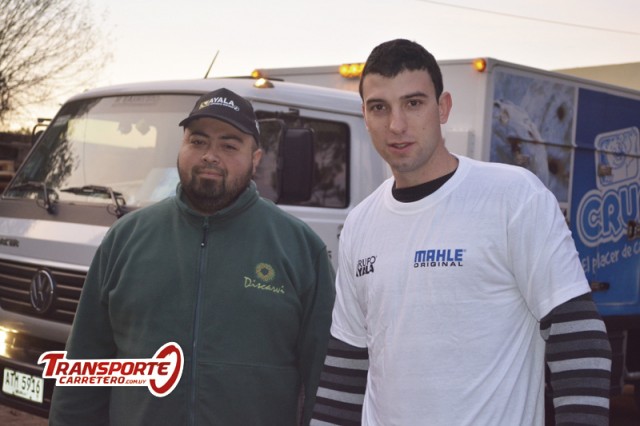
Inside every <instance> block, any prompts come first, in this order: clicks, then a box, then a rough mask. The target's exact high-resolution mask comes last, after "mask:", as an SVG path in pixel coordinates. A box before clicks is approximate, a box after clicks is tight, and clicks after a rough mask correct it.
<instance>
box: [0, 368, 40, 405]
mask: <svg viewBox="0 0 640 426" xmlns="http://www.w3.org/2000/svg"><path fill="white" fill-rule="evenodd" d="M2 392H4V393H6V394H7V395H13V396H17V397H18V398H23V399H26V400H29V401H34V402H37V403H40V404H42V400H43V395H44V380H43V379H42V377H38V376H32V375H31V374H25V373H21V372H19V371H15V370H12V369H10V368H5V369H4V377H3V379H2Z"/></svg>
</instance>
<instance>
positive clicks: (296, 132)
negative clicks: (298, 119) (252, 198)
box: [277, 128, 314, 204]
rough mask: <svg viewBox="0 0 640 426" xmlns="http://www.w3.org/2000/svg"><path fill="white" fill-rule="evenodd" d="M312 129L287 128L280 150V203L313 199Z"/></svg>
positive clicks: (293, 202) (294, 202)
mask: <svg viewBox="0 0 640 426" xmlns="http://www.w3.org/2000/svg"><path fill="white" fill-rule="evenodd" d="M313 139H314V135H313V130H312V129H292V128H286V129H285V132H284V138H283V139H282V140H281V141H280V146H279V149H278V200H277V202H278V203H285V204H296V203H300V202H304V201H308V200H309V199H310V198H311V188H312V186H313V169H314V150H313Z"/></svg>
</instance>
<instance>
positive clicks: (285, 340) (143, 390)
mask: <svg viewBox="0 0 640 426" xmlns="http://www.w3.org/2000/svg"><path fill="white" fill-rule="evenodd" d="M180 125H181V126H184V137H183V141H182V146H181V148H180V152H179V155H178V171H179V175H180V184H179V185H178V188H177V192H176V196H175V197H171V198H168V199H166V200H163V201H161V202H159V203H156V204H154V205H152V206H149V207H146V208H144V209H140V210H138V211H135V212H132V213H129V214H128V215H126V216H124V217H123V218H121V219H120V220H119V221H118V222H117V223H116V224H115V225H114V226H113V227H112V228H111V229H110V230H109V232H108V234H107V235H106V237H105V239H104V241H103V242H102V244H101V245H100V247H99V249H98V251H97V253H96V255H95V257H94V260H93V263H92V265H91V268H90V270H89V273H88V275H87V280H86V282H85V285H84V288H83V293H82V297H81V300H80V305H79V307H78V312H77V314H76V318H75V321H74V325H73V328H72V332H71V335H70V337H69V341H68V342H67V351H68V353H67V357H68V359H104V360H110V359H116V358H118V359H122V358H125V359H146V360H148V359H150V358H152V357H153V356H154V354H155V353H156V351H158V349H159V348H160V347H161V346H162V345H164V344H166V343H167V342H176V343H177V344H178V345H179V346H180V347H181V348H182V351H183V353H184V367H183V370H182V374H181V377H180V378H179V382H178V383H177V385H176V387H175V389H173V390H172V391H171V392H170V393H169V394H168V395H166V396H163V397H157V396H154V395H153V394H152V393H151V392H150V388H147V387H146V386H137V387H131V386H108V387H105V386H102V387H97V386H96V387H67V386H65V387H57V388H56V389H55V392H54V399H53V402H52V408H51V414H50V424H51V425H53V426H56V425H107V424H111V425H143V424H144V425H147V424H149V425H152V424H153V425H156V424H157V425H160V424H162V425H268V426H272V425H294V424H299V423H300V422H301V421H302V422H303V423H304V424H306V423H308V421H309V418H310V416H311V407H312V405H313V398H314V396H315V392H316V387H317V382H318V379H319V374H320V369H321V367H322V363H323V360H324V356H325V351H326V345H327V339H328V333H329V325H330V321H331V309H332V306H333V300H334V289H333V279H334V274H333V270H332V268H331V264H330V261H329V259H328V256H327V252H326V248H325V245H324V243H323V242H322V241H321V240H320V238H319V237H318V236H317V235H316V234H315V233H314V232H313V231H312V230H311V229H310V228H309V227H308V226H307V225H305V224H304V223H303V222H302V221H300V220H298V219H296V218H293V217H292V216H290V215H288V214H286V213H284V212H283V211H282V210H280V209H279V208H278V207H276V206H275V205H274V204H273V203H271V202H270V201H266V200H264V199H262V198H261V197H260V196H259V195H258V193H257V191H256V186H255V183H254V182H253V181H252V176H253V174H254V173H255V170H256V167H257V166H258V163H259V162H260V158H261V155H262V151H261V150H260V148H259V136H260V134H259V128H258V123H257V121H256V117H255V114H254V112H253V108H252V107H251V104H250V103H249V102H247V101H246V100H245V99H243V98H241V97H240V96H238V95H237V94H235V93H233V92H231V91H229V90H226V89H220V90H217V91H215V92H212V93H209V94H207V95H204V96H202V97H201V98H200V99H199V100H198V102H197V103H196V105H195V107H194V109H193V111H191V113H190V114H189V116H188V117H187V118H185V119H184V120H183V121H182V122H181V123H180ZM154 383H155V382H154ZM160 384H161V385H162V383H160Z"/></svg>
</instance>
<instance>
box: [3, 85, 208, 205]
mask: <svg viewBox="0 0 640 426" xmlns="http://www.w3.org/2000/svg"><path fill="white" fill-rule="evenodd" d="M196 99H197V95H170V94H162V95H155V94H154V95H139V96H113V97H105V98H98V99H89V100H81V101H76V102H71V103H68V104H66V105H65V106H64V107H63V108H62V109H61V111H60V112H59V114H58V115H57V116H56V118H55V120H54V121H53V122H52V123H51V124H50V125H49V128H48V129H47V130H46V132H45V133H44V134H43V135H42V138H43V139H42V140H41V141H39V143H38V144H37V145H36V148H35V149H34V151H33V152H32V153H31V155H30V156H29V157H28V158H27V160H26V162H25V164H24V165H23V167H22V168H21V169H20V170H19V172H18V174H17V175H16V177H15V179H14V180H13V182H12V185H11V186H10V187H9V188H7V190H6V191H5V194H4V195H5V197H12V198H31V199H37V198H38V197H39V196H40V195H39V192H40V191H41V190H42V188H39V187H38V185H42V186H45V185H46V188H47V190H53V191H51V192H55V193H57V196H58V200H59V201H61V202H64V201H67V202H89V203H110V202H111V201H112V198H113V196H114V194H115V195H116V196H118V197H121V199H122V200H124V201H125V202H126V205H127V206H128V207H139V206H142V205H146V204H150V203H153V202H156V201H159V200H161V199H163V198H165V197H167V196H169V195H172V194H174V193H175V188H176V184H177V182H178V173H177V170H176V158H177V155H178V149H179V147H180V144H181V140H182V128H181V127H179V126H178V123H179V122H180V120H182V119H183V118H184V117H185V116H186V114H187V113H188V111H190V110H191V109H192V107H193V105H194V103H195V102H196ZM83 188H84V189H83ZM86 188H89V189H91V190H87V189H86ZM96 188H97V189H99V190H96Z"/></svg>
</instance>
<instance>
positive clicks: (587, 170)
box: [0, 59, 640, 415]
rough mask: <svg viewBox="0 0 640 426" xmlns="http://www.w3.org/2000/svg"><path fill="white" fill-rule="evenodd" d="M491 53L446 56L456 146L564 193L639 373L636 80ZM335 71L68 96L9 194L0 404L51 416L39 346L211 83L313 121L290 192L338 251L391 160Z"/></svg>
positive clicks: (2, 246)
mask: <svg viewBox="0 0 640 426" xmlns="http://www.w3.org/2000/svg"><path fill="white" fill-rule="evenodd" d="M486 65H487V68H486V70H485V71H484V72H478V71H476V70H474V69H473V68H472V66H471V61H468V60H467V61H445V62H442V63H441V66H442V70H443V75H444V84H445V90H447V91H449V92H451V93H452V96H453V110H452V113H451V115H450V118H449V122H448V123H447V125H446V126H445V139H446V143H447V146H448V147H449V149H450V150H451V151H453V152H455V153H457V154H462V155H466V156H469V157H472V158H475V159H479V160H483V161H500V162H506V163H512V164H517V165H520V166H523V167H527V168H529V169H531V170H532V171H533V172H534V173H536V174H537V175H538V176H539V177H540V179H541V180H542V181H543V182H545V184H547V186H548V187H549V188H550V189H551V190H552V191H553V192H554V194H556V196H557V198H558V201H559V204H560V206H561V208H562V209H563V211H564V212H565V214H566V217H567V220H568V222H569V225H570V227H571V230H572V232H573V235H574V238H575V239H576V245H577V247H578V250H579V252H580V257H581V260H582V262H583V266H584V268H585V272H586V273H587V277H588V278H589V280H590V282H592V288H593V289H594V299H595V300H596V303H597V304H598V308H599V309H600V311H601V313H602V315H603V317H605V320H606V321H607V324H608V325H609V326H610V331H611V333H610V334H611V340H612V343H614V344H615V348H614V351H615V354H616V357H617V358H618V359H617V361H616V363H615V365H616V367H614V368H615V370H616V373H615V380H614V382H615V383H614V384H613V385H614V388H616V385H619V384H621V383H622V380H623V379H625V380H628V381H632V380H636V379H639V378H640V377H638V374H640V373H637V372H638V371H640V366H639V365H638V363H639V361H637V360H640V349H639V345H638V343H637V342H638V337H639V336H638V335H639V331H638V330H639V329H640V320H639V319H640V239H638V237H640V230H638V228H640V227H637V226H636V224H637V223H638V222H639V221H640V207H639V205H640V199H639V197H638V195H639V194H640V188H639V187H640V164H639V162H640V160H639V158H640V140H639V138H638V128H640V94H638V93H636V92H632V91H629V90H624V89H621V88H615V87H612V86H605V85H601V84H596V83H591V82H588V81H585V80H579V79H575V78H571V77H566V76H563V75H560V74H556V73H550V72H544V71H540V70H534V69H531V68H525V67H521V66H518V65H514V64H508V63H504V62H500V61H496V60H491V59H487V60H486ZM330 69H336V68H334V67H322V70H321V71H322V73H323V77H322V78H319V77H318V76H317V75H316V74H315V72H316V71H318V69H308V70H306V72H303V73H300V72H298V73H297V75H298V77H296V78H297V81H299V82H301V83H305V84H297V83H289V82H286V81H285V82H282V81H278V80H275V79H274V80H273V81H272V82H271V83H272V84H271V85H267V86H272V87H265V88H257V87H256V85H255V84H254V83H255V81H254V80H251V79H242V78H234V79H205V80H193V81H169V82H149V83H139V84H130V85H120V86H113V87H106V88H102V89H95V90H91V91H88V92H85V93H82V94H80V95H77V96H75V97H73V98H71V99H70V100H69V101H68V102H67V103H65V104H64V105H63V106H62V108H61V110H60V112H59V113H58V114H57V116H56V117H55V118H54V119H53V121H52V123H51V124H50V125H49V127H48V129H47V130H46V132H45V133H44V134H43V135H42V136H41V137H40V139H39V140H38V142H37V143H36V145H35V146H34V148H33V149H32V151H31V153H30V155H29V156H28V157H27V159H26V160H25V162H24V164H23V165H22V166H21V168H20V169H19V170H18V172H17V174H16V176H15V178H14V179H13V181H12V182H11V184H10V185H9V187H8V188H7V189H6V190H5V192H4V194H3V196H2V198H1V199H0V369H2V370H3V375H4V379H5V380H4V381H3V388H2V392H0V403H3V404H7V405H13V406H16V407H19V408H22V409H25V410H28V411H33V412H36V413H39V414H42V415H46V413H47V411H48V408H49V404H50V395H51V391H52V386H53V384H52V383H50V382H49V381H48V382H41V381H38V380H37V379H38V377H39V376H40V374H41V369H40V368H39V367H38V366H37V365H36V363H35V360H37V358H38V356H39V355H40V353H42V352H43V351H45V350H60V349H62V348H63V346H64V342H65V341H66V338H67V335H68V332H69V329H70V325H71V321H72V319H73V315H74V313H75V308H76V305H77V300H78V297H79V294H80V291H81V288H82V284H83V279H84V275H85V274H86V271H87V270H88V267H89V264H90V262H91V259H92V257H93V254H94V252H95V250H96V248H97V246H98V245H99V243H100V241H101V240H102V237H103V236H104V234H105V232H106V231H107V229H108V227H109V226H110V225H111V224H112V223H113V222H114V221H115V220H117V217H118V215H121V214H123V213H122V212H120V213H118V210H119V209H120V208H122V209H123V210H124V211H126V210H127V209H135V208H139V207H143V206H144V205H147V204H149V203H153V202H155V201H158V200H159V199H162V198H164V197H166V196H168V195H171V194H172V193H173V192H174V191H175V184H176V183H177V173H176V171H175V159H176V156H177V152H178V147H179V145H180V141H181V134H182V129H181V128H179V127H178V122H179V121H180V120H181V119H182V118H184V117H185V116H186V114H187V113H188V111H189V110H190V109H191V108H192V106H193V104H194V103H195V100H196V99H197V97H198V96H199V95H201V94H203V93H205V92H208V91H211V90H215V89H217V88H220V87H227V88H229V89H231V90H233V91H235V92H237V93H238V94H240V95H242V96H244V97H246V98H247V99H249V100H250V101H251V102H252V104H253V105H254V108H255V110H256V111H257V113H258V116H259V118H263V119H279V120H282V121H284V122H285V123H286V124H287V125H288V126H289V127H292V128H295V127H302V128H312V129H313V131H314V135H315V142H314V146H315V160H314V161H313V164H309V165H308V167H312V168H314V169H315V175H314V182H313V187H312V188H311V197H310V198H309V199H308V200H306V201H302V202H294V203H280V206H281V207H282V208H283V209H284V210H286V211H288V212H290V213H292V214H294V215H295V216H298V217H300V218H301V219H302V220H304V221H306V222H307V223H309V224H310V225H311V226H312V228H314V229H315V230H316V232H317V233H318V234H319V235H320V236H321V237H322V238H323V239H324V241H325V242H326V244H327V247H328V250H329V252H330V254H331V255H332V259H333V262H334V265H335V264H336V259H337V250H338V235H339V233H340V230H341V227H342V224H343V222H344V219H345V217H346V215H347V214H348V212H349V211H350V210H351V209H352V208H353V207H354V206H355V205H356V204H358V203H359V202H360V201H361V200H362V199H364V198H365V197H366V196H367V195H368V194H369V193H371V192H372V191H373V190H374V189H375V188H376V187H377V186H378V185H379V184H380V183H381V182H382V181H383V180H384V179H386V178H388V177H390V176H391V174H390V171H389V168H388V166H387V165H386V164H385V163H384V162H383V161H382V160H381V158H380V157H379V156H378V155H377V153H376V152H375V151H374V149H373V147H372V145H371V143H370V141H369V137H368V134H367V131H366V128H365V125H364V122H363V118H362V111H361V102H360V98H359V96H358V95H357V93H356V91H357V80H349V81H345V82H344V84H342V83H341V84H338V83H336V76H335V75H329V74H330V73H331V72H330ZM263 71H267V72H266V73H263V75H266V76H269V75H270V74H269V70H263ZM294 71H295V70H294ZM289 72H291V69H289ZM271 76H272V77H274V78H283V79H285V80H288V78H289V77H288V76H286V75H283V74H280V75H279V74H278V72H277V70H276V71H273V70H272V74H271ZM300 76H301V77H300ZM337 78H338V80H337V81H340V80H339V77H337ZM323 84H324V85H329V86H333V87H340V88H342V89H343V90H337V89H332V88H325V87H317V86H318V85H323ZM265 128H266V127H265ZM275 139H277V138H276V137H275V135H272V134H270V133H269V132H268V131H265V132H263V141H262V142H263V147H264V149H265V156H264V159H263V165H262V166H261V170H260V171H259V172H258V175H257V176H256V181H257V183H258V187H259V190H260V192H261V194H262V195H264V196H266V197H267V198H271V199H274V200H277V199H278V190H277V189H278V184H277V182H276V181H277V179H275V178H274V177H275V176H276V174H275V173H276V169H277V167H276V164H277V161H278V160H277V147H276V145H274V144H273V141H274V140H275ZM45 188H46V191H45ZM52 194H53V195H52ZM56 197H58V198H57V199H56ZM123 201H124V202H126V206H125V205H123ZM3 342H4V345H3ZM17 380H23V382H25V383H30V385H28V386H26V387H25V386H22V387H21V386H19V383H18V381H17Z"/></svg>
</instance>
